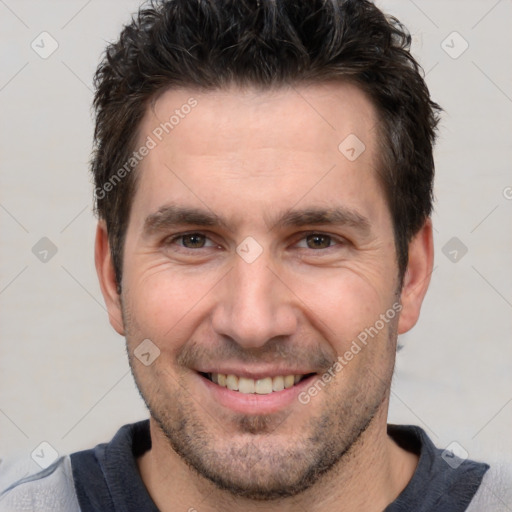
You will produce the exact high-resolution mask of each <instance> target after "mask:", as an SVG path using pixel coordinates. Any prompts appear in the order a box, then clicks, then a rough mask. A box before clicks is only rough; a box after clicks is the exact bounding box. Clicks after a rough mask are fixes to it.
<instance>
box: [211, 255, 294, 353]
mask: <svg viewBox="0 0 512 512" xmlns="http://www.w3.org/2000/svg"><path fill="white" fill-rule="evenodd" d="M268 263H269V261H268V259H267V258H266V257H264V256H263V255H262V256H260V257H259V258H257V259H256V260H255V261H252V262H250V263H249V262H247V261H245V260H244V259H243V258H242V257H238V256H237V257H236V259H235V263H234V268H233V269H232V271H231V272H229V274H228V276H227V277H228V279H226V280H225V282H224V286H223V290H222V293H221V294H220V295H219V301H218V304H217V307H216V311H215V313H214V322H213V324H214V325H213V326H214V329H215V330H216V331H217V332H218V334H221V335H225V336H229V337H230V338H232V339H233V340H234V341H235V342H237V343H238V344H240V345H243V346H245V347H247V348H250V347H252V348H255V347H260V346H262V345H264V344H265V343H266V342H267V341H269V340H270V339H272V338H274V337H276V336H288V335H291V334H292V333H293V331H294V330H295V327H296V318H295V312H294V309H293V306H292V304H291V302H290V299H289V296H290V293H289V292H287V290H286V288H285V287H284V285H283V283H282V282H281V281H280V280H279V279H278V277H277V276H276V274H275V273H274V272H273V271H272V270H271V269H270V268H269V265H268Z"/></svg>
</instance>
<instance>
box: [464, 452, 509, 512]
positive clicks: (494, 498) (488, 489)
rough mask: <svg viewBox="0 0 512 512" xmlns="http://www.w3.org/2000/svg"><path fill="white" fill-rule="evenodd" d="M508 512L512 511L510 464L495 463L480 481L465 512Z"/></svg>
mask: <svg viewBox="0 0 512 512" xmlns="http://www.w3.org/2000/svg"><path fill="white" fill-rule="evenodd" d="M482 510H485V511H488V512H509V511H510V510H512V463H510V462H503V461H501V462H495V463H491V464H490V468H489V470H488V471H487V473H486V474H485V475H484V478H483V479H482V483H481V484H480V487H479V488H478V491H477V493H476V494H475V496H474V498H473V500H472V501H471V503H470V505H469V507H468V509H467V512H481V511H482Z"/></svg>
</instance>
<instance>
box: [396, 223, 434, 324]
mask: <svg viewBox="0 0 512 512" xmlns="http://www.w3.org/2000/svg"><path fill="white" fill-rule="evenodd" d="M433 264H434V241H433V236H432V221H431V220H430V219H427V220H426V221H425V224H424V225H423V227H422V228H421V229H420V231H419V232H418V233H417V234H416V235H415V236H414V238H413V239H412V240H411V242H410V243H409V262H408V264H407V270H406V272H405V275H404V282H403V287H402V292H401V296H400V300H401V304H402V310H401V311H400V320H399V322H398V334H403V333H405V332H407V331H409V330H410V329H412V328H413V327H414V325H415V324H416V322H417V321H418V317H419V316H420V309H421V304H422V303H423V298H424V297H425V294H426V293H427V289H428V285H429V284H430V276H431V274H432V268H433Z"/></svg>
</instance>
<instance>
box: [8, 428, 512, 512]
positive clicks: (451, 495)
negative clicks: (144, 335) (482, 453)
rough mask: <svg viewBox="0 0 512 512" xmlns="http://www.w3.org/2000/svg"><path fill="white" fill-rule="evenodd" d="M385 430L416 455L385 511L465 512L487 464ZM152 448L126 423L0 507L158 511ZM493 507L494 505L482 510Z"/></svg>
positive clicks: (415, 432) (30, 481) (423, 438)
mask: <svg viewBox="0 0 512 512" xmlns="http://www.w3.org/2000/svg"><path fill="white" fill-rule="evenodd" d="M388 433H389V435H390V436H391V437H392V438H393V439H394V440H395V442H397V443H398V444H399V445H400V446H402V447H403V448H404V449H406V450H409V451H411V452H414V453H416V454H418V455H419V463H418V467H417V468H416V471H415V473H414V475H413V477H412V479H411V481H410V482H409V484H408V485H407V487H406V488H405V489H404V490H403V492H402V493H401V494H400V496H399V497H398V498H397V499H396V500H395V501H394V502H393V503H391V504H390V505H389V506H388V507H387V508H386V509H385V511H384V512H463V511H466V510H468V512H469V509H468V505H469V504H470V502H471V501H472V500H473V498H474V497H475V494H481V492H480V491H479V488H480V487H481V484H482V479H483V477H484V474H485V473H486V472H487V470H488V469H489V466H488V465H487V464H484V463H480V462H474V461H471V460H464V461H461V460H460V459H459V460H457V459H455V458H454V457H452V456H451V455H450V454H447V453H446V452H445V453H444V457H443V455H442V454H443V451H442V450H440V449H438V448H436V447H435V446H434V445H433V443H432V441H431V440H430V439H429V437H428V436H427V434H426V433H425V432H424V431H423V430H422V429H421V428H419V427H416V426H397V425H389V426H388ZM150 448H151V437H150V432H149V420H145V421H141V422H138V423H133V424H130V425H125V426H124V427H122V428H121V429H119V431H118V432H117V434H116V435H115V436H114V438H113V439H112V441H110V442H109V443H107V444H100V445H98V446H96V447H95V448H92V449H90V450H85V451H82V452H77V453H73V454H71V455H69V456H67V457H62V458H61V459H59V460H58V461H57V462H55V463H54V464H53V465H52V466H50V467H49V468H47V469H45V470H43V471H39V472H38V473H35V474H33V475H29V476H25V477H24V478H20V479H18V480H17V481H14V483H13V484H11V485H8V486H7V488H6V489H3V488H2V487H1V486H0V511H1V512H3V511H9V512H14V511H17V510H20V511H21V510H23V511H28V510H34V511H38V512H43V511H44V512H46V511H50V510H51V511H52V512H58V511H59V512H60V511H62V512H64V511H65V512H79V511H81V512H111V511H112V512H114V511H115V512H120V511H123V512H158V508H157V507H156V505H155V504H154V502H153V500H152V499H151V497H150V495H149V493H148V491H147V489H146V487H145V486H144V483H143V481H142V479H141V477H140V474H139V471H138V468H137V462H136V459H137V457H139V456H140V455H142V454H143V453H144V452H146V451H147V450H149V449H150ZM0 469H1V466H0ZM0 481H1V478H0ZM507 485H508V484H507ZM502 487H503V486H502ZM494 494H495V493H493V495H494ZM479 508H480V507H478V509H473V508H471V510H479ZM482 510H484V509H482ZM491 510H492V511H494V510H498V508H494V507H493V508H492V509H491V508H487V507H486V508H485V511H486V512H491ZM499 510H501V507H500V508H499ZM503 510H506V509H505V508H503ZM507 510H510V509H508V508H507Z"/></svg>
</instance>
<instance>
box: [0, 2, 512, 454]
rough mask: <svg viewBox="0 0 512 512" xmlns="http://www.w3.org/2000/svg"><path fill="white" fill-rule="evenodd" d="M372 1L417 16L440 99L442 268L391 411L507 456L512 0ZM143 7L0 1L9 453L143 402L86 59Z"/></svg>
mask: <svg viewBox="0 0 512 512" xmlns="http://www.w3.org/2000/svg"><path fill="white" fill-rule="evenodd" d="M378 4H379V5H380V6H381V7H382V8H384V9H385V10H386V11H387V12H390V13H392V14H394V15H396V16H397V17H398V18H399V19H401V20H402V21H403V22H404V23H405V24H406V25H407V26H408V27H409V29H410V31H411V33H412V34H413V41H414V46H413V52H414V54H415V55H416V56H417V58H418V59H419V60H420V62H421V64H422V66H423V67H424V69H425V71H426V73H427V77H426V79H427V82H428V85H429V87H430V90H431V93H432V95H433V97H434V99H435V100H436V101H438V102H439V103H440V104H441V105H442V106H443V107H444V108H445V110H446V113H445V115H444V117H443V121H442V124H441V128H440V139H439V144H438V147H437V149H436V158H437V183H436V196H437V202H436V212H435V215H434V217H433V220H434V226H435V229H436V232H435V242H436V268H435V271H434V273H433V276H432V284H431V289H430V291H429V294H428V295H427V299H426V301H425V304H424V308H423V311H422V317H421V320H420V322H419V324H418V325H417V326H416V327H415V328H414V329H413V331H411V332H410V333H409V334H407V335H406V336H404V337H402V338H401V343H402V344H403V345H404V348H403V350H402V351H400V352H399V353H398V362H397V371H396V377H395V381H394V385H393V388H392V391H393V395H392V396H393V399H392V404H391V411H390V421H391V422H398V423H414V424H419V425H421V426H422V427H423V428H425V429H426V430H427V432H429V434H430V435H431V436H432V438H433V439H434V441H435V442H436V443H437V444H438V445H439V446H441V447H445V446H447V445H449V444H450V443H451V442H452V441H457V442H458V443H459V444H460V445H461V446H462V447H463V448H464V449H465V450H466V451H467V452H468V453H469V456H470V457H474V458H485V459H488V460H491V459H496V458H509V459H510V458H511V456H512V436H511V432H512V428H511V426H512V343H511V332H512V325H511V324H512V322H511V320H512V315H511V310H512V265H511V263H512V258H511V256H512V229H511V228H512V222H511V219H512V216H511V213H512V200H511V199H510V198H511V197H512V189H511V188H507V187H512V175H511V168H510V166H511V161H512V158H511V157H512V150H511V140H510V139H511V132H512V130H511V125H510V123H511V119H512V68H511V62H512V59H511V57H512V55H511V51H510V48H512V31H511V29H510V20H511V19H512V4H511V2H510V0H501V1H496V0H478V1H468V0H458V1H453V0H452V1H446V0H444V1H432V0H429V1H426V0H422V1H420V0H416V1H415V2H413V1H409V0H401V1H391V0H389V1H382V2H378ZM137 5H138V2H137V1H133V0H130V1H126V0H123V1H120V0H117V1H114V0H111V1H100V0H89V1H85V0H81V1H70V0H66V1H64V0H62V1H56V0H45V1H41V0H37V1H28V0H0V39H1V44H0V62H1V66H0V113H1V117H0V123H1V124H0V130H1V132H0V165H1V174H0V180H1V181H0V226H1V245H0V251H1V252H0V254H1V265H0V308H1V309H0V311H1V313H0V328H1V338H0V340H1V343H0V457H7V456H13V455H17V456H21V457H29V456H30V453H31V452H32V451H33V450H34V449H35V448H36V447H37V446H38V445H39V443H40V442H42V441H47V442H49V443H50V444H51V445H52V446H53V447H54V448H55V449H56V450H57V451H58V452H59V453H65V452H70V451H74V450H78V449H83V448H88V447H91V446H93V445H94V444H96V443H98V442H102V441H107V440H109V439H110V438H111V436H112V435H113V434H114V432H115V431H116V430H117V428H118V427H119V426H121V425H122V424H124V423H127V422H131V421H135V420H139V419H141V418H144V417H146V416H147V413H146V411H145V408H144V406H143V404H142V401H141V399H140V398H139V396H138V393H137V391H136V388H135V386H134V383H133V380H132V377H131V375H130V373H129V370H128V364H127V360H126V355H125V350H124V340H123V339H122V338H121V337H119V336H118V335H117V334H116V333H115V332H114V331H113V329H112V328H111V327H110V325H109V323H108V319H107V315H106V312H105V308H104V305H103V299H102V297H101V294H100V290H99V286H98V283H97V278H96V274H95V270H94V264H93V241H94V229H95V219H94V217H93V215H92V213H91V206H92V185H91V181H90V177H89V174H88V160H89V155H90V149H91V140H92V129H93V124H92V119H91V111H90V104H91V99H92V85H91V81H92V80H91V79H92V75H93V72H94V70H95V67H96V65H97V63H98V62H99V57H100V54H101V52H102V51H103V49H104V47H105V42H106V41H111V40H113V39H115V38H117V35H118V33H119V31H120V28H121V26H122V24H123V23H125V22H127V21H128V19H129V15H130V13H132V12H134V11H135V10H136V7H137ZM43 31H47V32H48V33H49V34H51V36H52V37H53V38H54V39H55V40H56V41H57V42H58V45H59V47H58V49H57V50H56V51H55V52H54V53H53V54H52V55H51V56H49V57H48V58H47V59H43V58H41V57H40V56H39V55H38V54H37V53H36V52H35V51H34V50H33V49H32V48H31V42H32V41H33V40H36V43H37V41H39V40H40V38H39V39H38V37H39V34H40V33H41V32H43ZM453 31H456V32H458V34H460V36H459V35H451V36H450V34H452V32H453ZM448 36H449V37H448ZM447 37H448V39H447ZM461 37H462V38H463V39H461ZM443 41H445V42H444V43H443ZM464 41H467V44H469V47H468V49H467V50H466V51H465V52H464V53H463V54H462V55H460V56H458V58H453V55H454V54H458V53H459V52H460V50H461V49H463V47H464V45H465V43H464ZM40 44H41V43H40ZM443 46H444V48H445V49H447V50H448V51H449V52H451V53H452V56H450V55H448V54H447V53H446V52H445V50H444V49H443ZM46 48H47V49H48V45H46ZM507 196H508V198H509V199H507ZM42 237H48V238H49V239H50V240H51V241H52V242H53V243H54V244H55V245H56V247H57V253H56V254H55V255H54V256H53V257H52V258H51V259H49V261H47V262H46V263H44V262H41V261H40V260H39V259H38V258H36V256H35V255H34V254H33V252H32V248H33V246H34V245H35V244H36V243H37V242H38V241H39V240H40V239H41V238H42ZM452 237H457V238H458V239H459V240H460V242H462V243H463V244H464V245H465V246H466V247H467V249H468V251H467V254H465V255H463V256H462V252H461V251H460V250H459V251H458V253H457V256H458V261H456V262H453V261H451V260H450V259H449V258H448V257H447V256H446V255H445V254H444V253H443V247H445V245H446V244H447V243H448V241H449V240H450V239H452ZM450 251H453V247H451V246H448V247H447V248H446V249H445V252H446V253H448V256H450V255H449V252H450ZM454 255H455V254H454V253H453V252H452V255H451V257H452V258H453V256H454Z"/></svg>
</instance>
